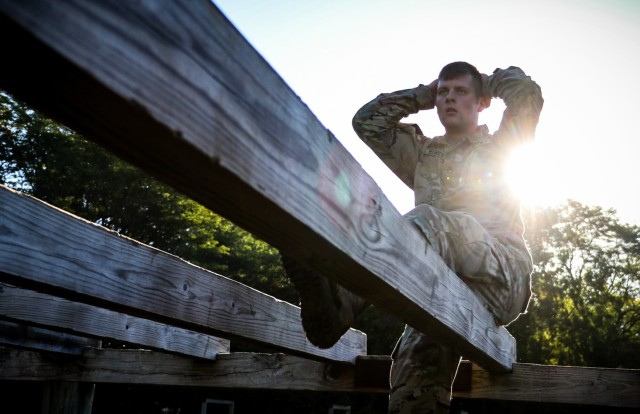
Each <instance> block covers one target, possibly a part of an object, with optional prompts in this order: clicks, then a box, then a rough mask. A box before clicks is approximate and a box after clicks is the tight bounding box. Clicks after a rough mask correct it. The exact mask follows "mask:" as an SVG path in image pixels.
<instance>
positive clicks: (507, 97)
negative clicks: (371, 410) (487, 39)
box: [486, 66, 544, 143]
mask: <svg viewBox="0 0 640 414" xmlns="http://www.w3.org/2000/svg"><path fill="white" fill-rule="evenodd" d="M486 86H487V89H488V91H487V92H488V94H490V95H491V97H496V98H501V99H502V100H503V101H504V103H505V106H506V107H507V109H506V110H505V112H504V115H503V117H502V122H501V124H500V128H499V130H498V132H497V135H499V136H502V137H503V138H505V139H509V140H510V141H511V143H517V142H520V141H527V140H530V139H532V138H533V136H534V134H535V129H536V126H537V124H538V119H539V117H540V111H541V110H542V106H543V103H544V100H543V99H542V93H541V90H540V87H539V86H538V85H537V84H536V83H535V82H534V81H533V80H532V79H531V77H529V76H527V75H526V74H525V73H524V72H523V71H522V69H520V68H517V67H514V66H511V67H509V68H507V69H496V70H495V71H494V72H493V74H492V75H490V76H488V77H487V80H486Z"/></svg>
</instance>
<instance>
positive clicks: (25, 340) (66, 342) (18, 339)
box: [0, 293, 101, 355]
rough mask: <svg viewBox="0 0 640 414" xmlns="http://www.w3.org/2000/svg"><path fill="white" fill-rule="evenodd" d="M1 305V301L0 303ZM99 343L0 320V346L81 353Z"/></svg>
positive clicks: (62, 352)
mask: <svg viewBox="0 0 640 414" xmlns="http://www.w3.org/2000/svg"><path fill="white" fill-rule="evenodd" d="M1 296H2V294H1V293H0V297H1ZM1 305H2V303H0V306H1ZM100 343H101V342H100V341H99V340H96V339H93V338H86V337H83V336H78V335H71V334H68V333H63V332H56V331H52V330H50V329H46V328H40V327H36V326H30V325H25V324H18V323H15V322H9V321H3V320H0V346H8V347H18V348H24V349H31V350H36V351H46V352H53V353H59V354H68V355H82V353H83V352H84V350H85V349H87V348H89V347H99V346H100Z"/></svg>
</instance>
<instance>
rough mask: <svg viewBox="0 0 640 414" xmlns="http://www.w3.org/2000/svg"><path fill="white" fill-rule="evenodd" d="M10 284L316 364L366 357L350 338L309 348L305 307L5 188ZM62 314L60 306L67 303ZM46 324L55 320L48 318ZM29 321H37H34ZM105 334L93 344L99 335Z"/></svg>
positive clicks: (1, 242) (362, 340)
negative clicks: (302, 312) (243, 342)
mask: <svg viewBox="0 0 640 414" xmlns="http://www.w3.org/2000/svg"><path fill="white" fill-rule="evenodd" d="M3 280H4V282H6V283H8V284H12V285H15V286H19V287H24V288H29V289H32V290H37V291H40V292H48V293H50V294H54V295H56V296H60V297H62V298H66V299H69V300H73V301H74V302H81V303H88V304H92V305H94V306H100V307H104V308H107V309H110V310H111V311H114V312H122V313H124V314H127V315H131V316H133V317H138V318H144V319H149V320H154V321H157V322H161V323H163V324H169V325H174V326H177V327H180V328H183V329H188V330H190V331H194V332H199V333H203V334H207V335H214V336H223V337H231V338H234V337H235V338H243V339H246V340H250V341H255V342H259V343H262V344H266V345H269V346H274V347H276V348H280V349H287V350H289V351H290V352H297V353H300V354H303V355H309V356H312V357H318V358H328V359H333V360H338V361H348V362H355V358H356V357H357V356H358V355H363V354H366V335H364V334H363V333H362V332H359V331H356V330H353V329H352V330H350V331H349V332H348V333H347V334H346V335H345V336H343V337H342V338H341V340H340V342H339V343H338V344H336V345H335V346H334V347H332V348H329V349H319V348H317V347H315V346H313V345H312V344H311V343H309V342H308V341H307V339H306V337H305V335H304V331H303V329H302V323H301V320H300V309H299V308H298V307H296V306H293V305H291V304H289V303H286V302H283V301H280V300H277V299H276V298H274V297H272V296H269V295H265V294H263V293H261V292H259V291H257V290H255V289H252V288H250V287H248V286H245V285H243V284H241V283H238V282H235V281H233V280H231V279H228V278H226V277H224V276H221V275H218V274H216V273H213V272H210V271H207V270H205V269H202V268H200V267H197V266H194V265H191V264H189V263H187V262H185V261H184V260H181V259H179V258H177V257H175V256H172V255H170V254H168V253H165V252H162V251H160V250H157V249H154V248H152V247H149V246H145V245H143V244H141V243H138V242H136V241H134V240H132V239H129V238H126V237H123V236H120V235H118V234H117V233H115V232H111V231H108V230H107V229H105V228H103V227H100V226H98V225H94V224H92V223H89V222H87V221H86V220H82V219H80V218H78V217H75V216H73V215H71V214H68V213H65V212H64V211H62V210H60V209H57V208H55V207H52V206H50V205H48V204H46V203H43V202H41V201H39V200H36V199H34V198H32V197H28V196H25V195H22V194H20V193H17V192H15V191H12V190H9V189H7V188H6V187H2V186H0V281H3ZM5 290H6V289H5ZM5 293H6V292H5ZM39 300H41V301H42V302H43V305H42V306H49V305H47V304H46V301H47V298H46V297H43V298H41V299H39ZM6 302H7V303H6V304H3V305H4V306H7V307H8V308H9V309H10V310H12V309H13V311H15V309H16V307H18V306H21V303H20V299H16V300H15V301H13V302H11V301H6ZM55 305H56V306H62V302H56V303H55ZM65 306H69V307H75V308H78V307H81V306H82V305H80V304H75V305H71V304H68V305H65ZM84 309H85V308H83V311H84ZM27 310H28V309H22V310H21V311H23V312H26V311H27ZM91 312H92V314H93V316H94V317H96V318H104V319H101V320H102V321H103V323H104V326H103V328H104V329H105V334H107V333H109V329H111V334H113V335H117V332H116V331H117V330H118V326H120V327H122V326H123V325H124V326H126V325H127V323H129V322H133V321H134V319H132V318H129V317H127V316H124V315H122V316H121V315H116V314H110V315H111V316H109V318H111V321H112V322H107V319H108V318H107V316H106V315H107V313H103V314H101V315H98V314H97V313H96V311H95V309H93V308H91ZM105 312H106V311H105ZM13 315H14V316H12V317H14V318H17V316H15V313H14V314H13ZM69 316H70V318H71V319H69V320H66V321H65V323H68V324H69V326H67V328H68V329H74V328H72V327H71V325H72V324H73V323H74V321H73V316H72V315H69ZM45 317H51V315H45V314H43V315H40V318H45ZM60 317H61V318H62V316H60ZM25 318H28V319H35V318H36V315H32V314H29V315H27V316H25ZM41 322H43V321H42V320H41ZM50 322H52V321H50ZM75 322H76V323H78V324H79V325H78V329H85V330H91V329H94V328H92V327H90V326H85V327H82V325H81V320H79V319H78V320H76V321H75ZM109 323H111V324H113V325H112V326H111V327H110V326H109ZM140 323H141V322H140V321H136V322H135V325H139V324H140ZM89 325H90V324H89ZM135 325H134V326H135ZM139 326H140V327H143V326H145V325H144V324H142V325H139ZM100 329H101V328H98V329H96V330H92V331H91V334H93V335H100ZM131 329H132V328H131V326H130V328H129V330H131ZM160 329H161V328H160ZM122 335H124V336H126V335H128V334H126V333H123V334H122ZM131 335H133V336H135V334H133V333H131ZM151 335H152V336H153V335H155V334H151ZM133 336H132V337H131V338H132V339H133ZM157 339H158V340H161V338H157ZM136 340H139V338H138V339H136ZM205 345H206V344H205Z"/></svg>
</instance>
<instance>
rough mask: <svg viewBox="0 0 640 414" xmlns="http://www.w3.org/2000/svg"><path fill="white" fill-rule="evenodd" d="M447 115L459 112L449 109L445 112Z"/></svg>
mask: <svg viewBox="0 0 640 414" xmlns="http://www.w3.org/2000/svg"><path fill="white" fill-rule="evenodd" d="M445 113H446V114H456V113H458V111H457V110H456V109H454V108H447V109H446V111H445Z"/></svg>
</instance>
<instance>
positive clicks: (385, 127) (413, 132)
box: [353, 85, 435, 189]
mask: <svg viewBox="0 0 640 414" xmlns="http://www.w3.org/2000/svg"><path fill="white" fill-rule="evenodd" d="M434 98H435V97H434V96H433V94H432V93H431V90H430V89H429V87H428V86H425V85H420V86H418V87H416V88H413V89H405V90H401V91H397V92H392V93H383V94H381V95H379V96H378V97H376V98H375V99H374V100H372V101H371V102H369V103H367V104H366V105H364V106H363V107H362V108H360V110H358V112H356V114H355V116H354V117H353V129H354V130H355V132H356V134H358V136H359V137H360V139H362V140H363V141H364V142H365V143H366V144H367V145H368V146H369V148H371V149H372V150H373V152H375V153H376V155H378V157H379V158H380V159H381V160H382V161H383V162H384V163H385V164H386V165H387V167H389V169H391V171H393V172H394V173H395V174H396V175H397V176H398V177H399V178H400V179H401V180H402V181H403V182H404V183H405V184H407V185H408V186H409V187H410V188H411V189H413V180H414V175H415V168H416V163H417V160H418V145H419V143H420V141H421V140H423V139H425V138H424V137H423V136H422V131H421V130H420V128H419V127H418V126H417V125H415V124H405V123H401V122H400V120H401V119H402V118H404V117H406V116H408V115H410V114H414V113H416V112H418V111H420V110H423V109H431V108H433V107H434V104H435V100H434Z"/></svg>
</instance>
